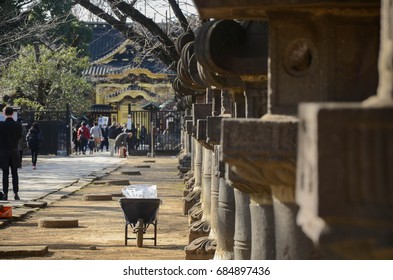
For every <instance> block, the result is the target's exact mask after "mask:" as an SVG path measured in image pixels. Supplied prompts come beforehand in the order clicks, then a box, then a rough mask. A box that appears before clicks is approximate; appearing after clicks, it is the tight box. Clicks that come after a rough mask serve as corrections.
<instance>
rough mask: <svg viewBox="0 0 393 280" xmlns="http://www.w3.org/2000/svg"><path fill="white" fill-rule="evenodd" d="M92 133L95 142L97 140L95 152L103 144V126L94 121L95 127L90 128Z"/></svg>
mask: <svg viewBox="0 0 393 280" xmlns="http://www.w3.org/2000/svg"><path fill="white" fill-rule="evenodd" d="M90 135H91V136H92V137H93V139H94V142H95V148H94V149H95V152H97V151H98V148H99V147H100V145H101V139H102V132H101V127H99V126H98V123H96V122H95V123H94V125H93V127H92V128H91V129H90Z"/></svg>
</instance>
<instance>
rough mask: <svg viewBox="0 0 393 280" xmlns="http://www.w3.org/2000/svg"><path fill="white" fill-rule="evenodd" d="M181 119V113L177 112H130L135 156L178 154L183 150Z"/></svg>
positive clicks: (132, 145) (132, 146) (132, 147)
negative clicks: (142, 154)
mask: <svg viewBox="0 0 393 280" xmlns="http://www.w3.org/2000/svg"><path fill="white" fill-rule="evenodd" d="M180 119H181V115H180V112H177V111H132V112H130V120H131V123H132V128H131V131H132V132H133V139H132V141H131V143H132V144H131V149H132V150H134V153H135V154H141V153H144V154H146V153H147V152H150V153H151V152H153V153H154V154H157V155H163V154H176V153H178V152H179V151H180V149H181V140H180V135H181V134H180V130H181V127H180ZM152 149H153V151H152Z"/></svg>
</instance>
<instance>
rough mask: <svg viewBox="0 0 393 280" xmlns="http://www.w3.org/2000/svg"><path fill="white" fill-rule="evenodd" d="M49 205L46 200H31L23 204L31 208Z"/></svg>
mask: <svg viewBox="0 0 393 280" xmlns="http://www.w3.org/2000/svg"><path fill="white" fill-rule="evenodd" d="M47 205H48V203H47V202H46V201H29V202H26V203H25V204H23V206H24V207H30V208H44V207H46V206H47Z"/></svg>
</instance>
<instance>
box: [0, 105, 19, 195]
mask: <svg viewBox="0 0 393 280" xmlns="http://www.w3.org/2000/svg"><path fill="white" fill-rule="evenodd" d="M3 113H4V115H5V121H4V122H0V167H1V169H2V170H3V192H0V200H8V188H9V181H8V178H9V174H10V168H11V175H12V189H13V191H14V199H15V200H19V199H20V198H19V195H18V192H19V176H18V168H20V167H21V161H20V155H19V151H18V142H19V139H20V138H21V137H22V126H21V124H20V123H18V122H16V121H15V120H14V119H13V118H12V115H13V114H14V109H13V108H12V107H9V106H6V107H4V109H3Z"/></svg>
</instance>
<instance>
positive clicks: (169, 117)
mask: <svg viewBox="0 0 393 280" xmlns="http://www.w3.org/2000/svg"><path fill="white" fill-rule="evenodd" d="M18 117H21V118H22V120H23V123H24V124H25V125H26V128H27V129H29V128H30V127H31V125H32V124H33V123H34V122H37V123H38V124H39V126H40V129H41V131H42V134H43V137H44V140H43V143H42V144H41V148H40V154H54V155H58V154H61V155H69V154H70V153H71V136H70V134H71V132H70V119H71V114H70V112H69V110H65V111H21V112H19V114H18ZM180 119H181V113H180V112H177V111H132V112H130V121H131V123H132V129H131V130H132V132H133V139H132V140H131V143H130V144H131V147H130V149H131V153H132V154H134V155H146V154H147V153H153V154H154V155H171V154H173V155H175V154H177V153H178V152H179V151H180V149H181V140H180V135H181V133H180V131H181V126H180ZM92 121H93V120H92ZM138 127H139V129H137V128H138ZM27 151H28V149H27Z"/></svg>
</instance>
